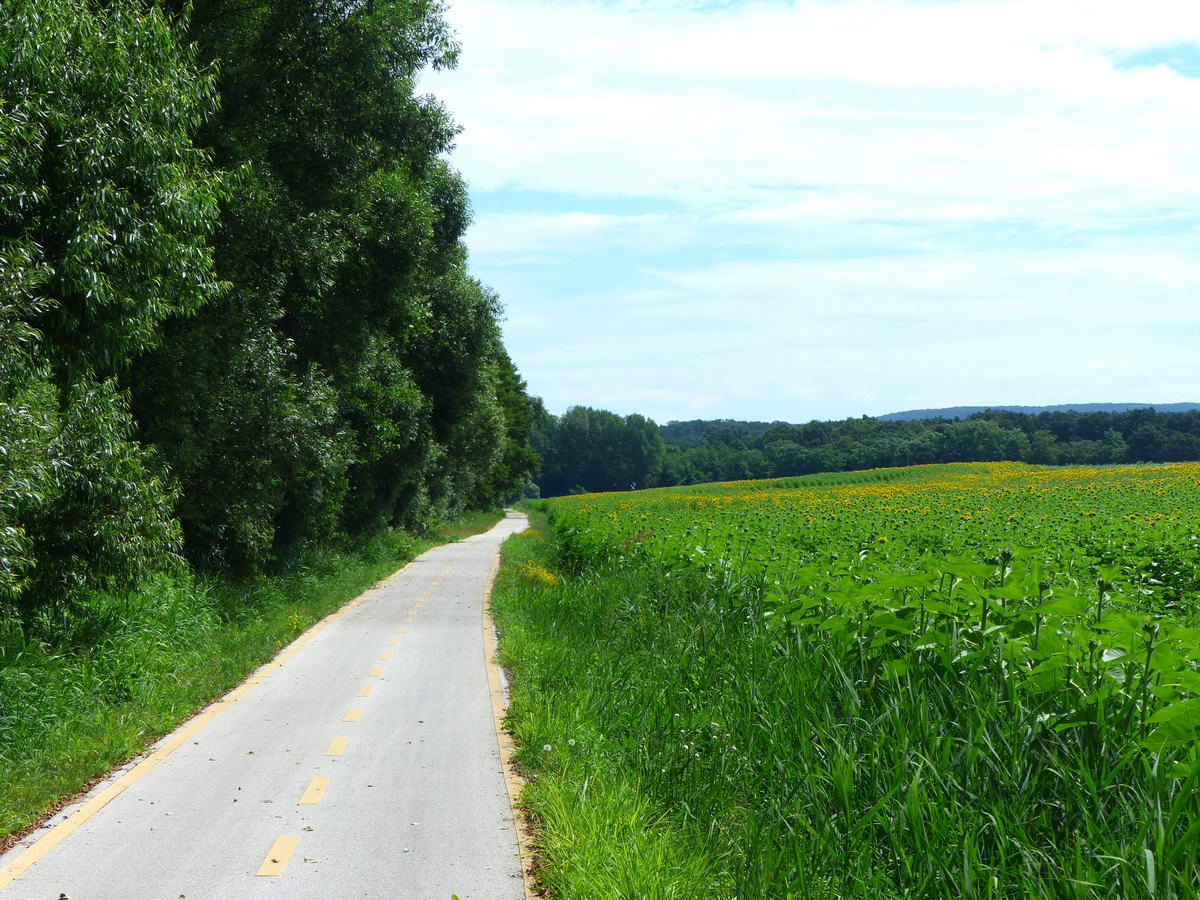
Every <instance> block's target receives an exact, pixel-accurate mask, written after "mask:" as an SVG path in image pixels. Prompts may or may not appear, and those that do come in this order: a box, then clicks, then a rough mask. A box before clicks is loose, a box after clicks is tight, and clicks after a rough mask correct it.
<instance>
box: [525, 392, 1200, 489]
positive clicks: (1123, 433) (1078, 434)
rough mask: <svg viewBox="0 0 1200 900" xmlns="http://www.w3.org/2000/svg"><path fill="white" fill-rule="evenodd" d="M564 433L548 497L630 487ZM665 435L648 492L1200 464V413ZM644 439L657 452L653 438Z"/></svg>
mask: <svg viewBox="0 0 1200 900" xmlns="http://www.w3.org/2000/svg"><path fill="white" fill-rule="evenodd" d="M589 412H590V413H591V415H593V416H605V415H606V416H612V414H611V413H602V412H600V411H596V410H591V411H589ZM568 415H571V413H568ZM565 418H566V417H565V416H564V419H563V420H565ZM636 418H639V419H640V417H636ZM563 420H558V422H561V421H563ZM643 421H644V420H643ZM557 424H558V423H556V422H553V421H552V422H551V424H550V427H546V426H543V427H542V428H541V429H540V431H539V432H538V433H537V437H536V440H537V441H538V443H539V448H540V450H541V453H542V456H543V458H544V459H545V460H547V461H550V460H553V463H552V464H550V463H548V464H547V465H546V466H544V467H543V470H542V475H541V478H540V480H539V484H540V486H541V488H542V494H543V496H558V495H561V494H566V493H569V492H570V490H571V489H572V488H573V487H575V486H576V485H579V486H582V487H583V488H585V489H587V490H591V491H601V490H622V489H625V488H627V487H628V485H626V484H623V483H622V482H621V480H620V479H619V478H614V477H611V476H610V474H609V473H608V471H607V469H606V468H605V466H606V465H607V460H608V459H610V458H612V457H611V454H606V453H603V452H598V451H597V450H596V449H594V448H593V446H592V445H590V444H589V443H587V442H582V443H581V442H579V441H577V440H573V439H572V435H571V432H570V431H564V430H562V429H561V428H559V427H555V426H556V425H557ZM658 432H659V437H660V438H661V440H662V442H663V447H662V449H661V450H660V451H656V452H655V453H654V459H655V460H656V463H655V465H654V466H653V467H652V468H651V469H649V470H648V472H647V473H645V474H644V475H643V477H641V478H638V479H634V480H636V481H637V483H638V485H639V486H642V487H648V486H661V485H683V484H702V483H704V482H709V481H734V480H737V479H746V478H783V477H788V476H793V475H808V474H813V473H817V472H846V471H855V470H858V469H867V468H882V467H888V466H907V465H916V464H927V463H947V462H987V461H997V462H998V461H1002V460H1013V461H1021V462H1030V463H1037V464H1041V465H1103V464H1109V463H1133V462H1182V461H1188V460H1197V459H1200V411H1190V412H1170V413H1160V412H1156V411H1155V410H1153V409H1150V408H1141V409H1132V410H1127V411H1123V412H1086V413H1080V412H1073V411H1055V412H1043V413H1038V414H1036V415H1034V414H1028V413H1019V412H1006V411H1004V410H987V411H985V412H980V413H976V414H974V415H971V416H969V417H968V418H966V419H937V418H935V419H912V420H903V421H900V420H897V421H889V420H884V419H873V418H868V417H865V416H864V417H862V418H860V419H845V420H843V421H832V422H818V421H813V422H809V423H808V424H806V425H791V424H788V423H786V422H773V423H768V422H738V421H734V420H728V419H719V420H712V421H706V420H693V421H689V422H669V423H667V424H666V425H664V426H662V427H661V428H660V429H658ZM645 440H646V441H647V442H650V443H657V442H655V441H654V437H653V435H651V434H647V435H646V437H645ZM563 473H570V474H569V476H564V474H563Z"/></svg>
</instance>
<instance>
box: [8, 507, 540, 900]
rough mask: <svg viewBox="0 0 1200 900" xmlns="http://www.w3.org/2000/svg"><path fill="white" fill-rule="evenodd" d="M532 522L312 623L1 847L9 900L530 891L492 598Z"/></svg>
mask: <svg viewBox="0 0 1200 900" xmlns="http://www.w3.org/2000/svg"><path fill="white" fill-rule="evenodd" d="M525 525H526V521H525V517H524V516H522V515H520V514H517V513H513V512H510V513H508V514H507V517H506V518H505V519H503V520H502V521H501V522H500V523H499V524H497V525H496V527H494V528H493V529H492V530H491V531H489V532H487V533H486V534H482V535H477V536H475V537H471V538H467V539H466V540H463V541H459V542H457V543H454V544H446V545H444V546H441V547H436V548H434V549H433V550H430V551H428V552H427V553H425V554H423V555H422V556H420V557H418V558H417V559H416V560H414V561H413V562H411V563H410V564H409V565H408V566H406V567H405V568H404V569H402V570H401V571H400V572H398V573H396V574H395V575H393V576H392V577H391V578H389V579H388V580H387V581H385V582H383V583H381V584H380V585H377V586H376V588H374V589H372V590H371V591H368V592H367V593H366V594H364V595H363V596H362V597H360V598H358V599H357V600H356V601H354V602H353V603H352V604H350V605H349V606H348V607H345V608H343V609H342V610H341V611H340V612H339V613H337V614H335V615H334V616H332V617H330V618H329V619H327V620H325V621H324V622H322V623H320V624H318V625H317V626H315V627H314V628H313V629H312V630H311V631H309V632H307V633H306V635H304V636H302V637H301V638H300V639H299V640H298V641H297V642H296V643H295V644H293V645H291V646H290V647H289V648H287V649H285V650H284V651H283V652H282V653H281V654H280V656H279V657H278V658H277V659H276V660H275V661H274V662H272V663H269V664H268V665H266V666H264V667H263V668H262V669H259V670H258V672H256V673H255V675H253V676H252V677H251V678H250V679H249V680H248V681H247V682H246V683H245V684H244V685H242V686H241V687H240V688H238V689H236V690H235V691H233V692H231V693H230V694H228V695H226V697H225V698H223V699H222V700H221V701H219V702H218V703H216V704H214V705H213V706H211V707H209V709H208V710H206V711H205V712H203V713H201V714H200V715H199V716H197V717H196V718H195V719H193V720H192V721H191V722H189V723H185V724H184V725H183V726H182V727H181V728H180V729H179V730H178V731H176V732H174V733H173V734H172V735H168V736H167V737H166V738H164V739H163V740H162V741H160V742H159V743H158V744H157V745H156V747H155V749H154V750H153V751H152V752H151V753H150V754H149V756H147V757H145V758H143V760H141V761H140V762H138V761H135V763H133V764H131V765H130V766H126V767H125V768H123V769H122V770H120V771H118V772H116V773H114V774H113V775H112V776H111V777H110V778H109V779H107V780H106V781H105V782H104V783H102V784H100V785H98V786H97V787H96V788H95V789H94V790H92V791H91V792H90V793H89V794H88V796H87V797H85V798H83V800H82V801H81V802H80V803H77V804H75V805H73V806H71V807H68V808H67V809H64V810H63V811H62V812H61V813H59V814H57V815H56V816H55V817H54V819H53V820H52V821H51V822H50V823H48V824H47V826H46V827H44V828H42V829H39V830H38V831H36V832H34V833H33V834H31V835H29V837H28V838H26V839H25V840H24V841H22V842H21V843H19V844H18V845H17V846H15V847H14V848H12V849H11V850H10V851H9V852H8V853H6V854H5V855H4V856H3V857H0V885H4V886H2V887H0V900H25V898H30V900H55V898H57V897H59V895H60V894H65V895H66V896H67V897H69V898H71V900H159V898H163V900H167V898H170V900H175V898H187V900H230V898H237V900H254V898H287V900H307V898H312V900H330V898H338V900H342V898H359V897H362V898H367V897H369V898H374V900H379V898H383V897H387V898H420V900H426V898H431V900H435V898H442V900H449V898H450V896H451V895H452V894H457V895H458V897H459V898H461V900H509V898H511V900H520V898H522V897H523V896H524V888H523V883H522V881H521V864H520V859H519V855H518V850H517V838H516V835H515V833H514V829H513V818H512V812H511V808H510V806H509V801H508V794H507V792H506V788H505V783H504V778H503V775H502V771H501V763H500V757H499V751H498V747H497V741H496V732H495V725H494V720H493V714H492V703H491V698H490V695H489V691H488V678H487V665H486V663H485V659H484V641H483V620H482V601H483V598H484V594H485V591H486V588H487V584H488V579H489V574H490V572H491V571H492V567H493V565H494V562H495V558H496V552H497V550H498V548H499V545H500V543H501V542H502V541H503V540H504V538H505V537H507V536H508V535H509V534H512V533H513V532H515V531H519V530H521V529H522V528H524V527H525ZM14 876H15V877H14Z"/></svg>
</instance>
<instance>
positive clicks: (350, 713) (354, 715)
mask: <svg viewBox="0 0 1200 900" xmlns="http://www.w3.org/2000/svg"><path fill="white" fill-rule="evenodd" d="M362 711H363V708H362V707H361V706H352V707H350V708H349V709H348V710H346V715H345V717H343V719H342V721H343V722H357V721H358V718H359V716H361V715H362Z"/></svg>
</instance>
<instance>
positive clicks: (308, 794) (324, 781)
mask: <svg viewBox="0 0 1200 900" xmlns="http://www.w3.org/2000/svg"><path fill="white" fill-rule="evenodd" d="M327 787H329V776H328V775H318V776H317V777H316V778H314V779H313V780H312V781H310V782H309V783H308V787H306V788H305V789H304V793H303V794H301V795H300V799H299V801H297V802H298V803H301V804H303V805H306V806H311V805H313V804H314V803H320V802H321V798H322V797H324V796H325V788H327Z"/></svg>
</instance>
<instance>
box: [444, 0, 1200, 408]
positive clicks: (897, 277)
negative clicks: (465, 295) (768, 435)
mask: <svg viewBox="0 0 1200 900" xmlns="http://www.w3.org/2000/svg"><path fill="white" fill-rule="evenodd" d="M449 18H450V20H451V22H452V24H453V25H454V26H455V27H456V28H457V29H458V31H459V32H460V36H461V39H462V41H463V43H464V54H463V61H462V66H461V68H460V69H459V70H457V71H453V72H448V73H437V74H432V75H430V76H429V77H428V78H427V79H426V82H425V84H426V87H427V88H428V89H430V90H432V91H433V92H435V93H437V94H438V95H439V96H440V97H441V98H443V99H444V100H445V101H446V103H447V105H448V106H449V108H450V109H451V110H452V111H453V112H454V115H455V117H456V118H457V119H458V120H459V121H460V122H461V123H462V124H463V126H464V132H463V135H462V137H461V140H460V144H459V147H458V149H457V150H456V153H455V156H454V162H455V164H456V165H457V166H459V167H460V168H461V169H462V170H463V172H464V174H465V175H466V176H467V178H468V180H469V182H470V183H471V185H472V187H473V188H474V189H475V190H477V191H495V190H497V189H500V188H506V187H507V188H517V189H523V190H529V191H539V192H551V193H554V194H558V195H573V196H576V197H578V198H579V200H578V205H577V209H575V210H567V211H559V212H530V211H529V210H527V209H526V210H520V209H513V210H509V211H504V210H500V211H490V212H488V213H486V214H482V215H480V216H479V218H478V221H477V223H476V225H475V227H474V228H473V229H472V231H471V232H470V235H469V244H470V246H471V248H472V253H473V258H474V260H475V266H476V269H477V274H479V275H480V276H481V277H482V278H483V279H484V280H485V281H499V282H502V284H500V285H498V286H500V287H502V292H503V296H504V299H505V302H506V304H507V306H508V310H509V322H508V325H507V328H506V331H507V335H508V339H509V343H510V348H511V349H512V351H513V354H514V358H515V359H516V361H517V363H518V365H519V366H521V368H522V370H523V371H524V373H525V374H526V376H527V377H528V378H529V381H530V384H531V387H532V389H533V390H534V391H535V392H538V393H542V394H544V395H545V396H546V398H547V401H548V402H549V404H550V405H551V407H552V408H553V407H557V408H561V407H562V406H564V405H566V404H567V403H569V402H575V401H578V402H588V403H591V404H593V405H607V406H611V407H613V408H620V409H623V410H624V411H632V410H634V409H638V408H639V406H638V404H644V406H643V407H641V408H643V409H644V410H645V411H647V412H651V413H653V414H655V415H657V416H660V417H662V416H670V417H679V416H681V415H690V414H695V415H727V416H739V415H745V416H747V417H749V416H759V417H766V418H773V417H777V416H778V417H789V416H805V415H806V414H805V413H803V412H792V411H789V410H788V409H778V410H776V411H775V412H772V411H771V409H772V408H773V407H772V403H775V402H779V403H795V404H797V405H800V406H804V405H805V404H807V406H806V407H805V408H811V409H812V413H811V414H812V415H838V414H840V411H845V412H856V411H862V412H886V411H888V410H889V409H892V408H900V407H903V406H935V405H950V404H952V403H955V402H962V403H977V402H1007V403H1019V402H1042V401H1045V402H1052V401H1063V400H1070V401H1079V400H1089V399H1090V400H1106V399H1130V398H1131V397H1132V398H1133V399H1148V400H1155V399H1158V400H1166V399H1198V400H1200V380H1198V379H1197V378H1196V377H1195V376H1192V375H1190V374H1189V373H1190V371H1191V369H1190V368H1189V361H1190V360H1191V359H1192V358H1193V357H1194V352H1193V349H1192V348H1193V346H1194V341H1195V340H1196V338H1197V337H1200V321H1198V314H1197V312H1196V311H1195V310H1198V309H1200V303H1197V302H1196V297H1197V295H1198V294H1200V290H1198V289H1200V263H1197V255H1196V252H1195V251H1196V232H1195V229H1194V223H1195V221H1196V215H1195V213H1193V212H1191V211H1192V210H1195V209H1196V208H1197V203H1198V201H1200V152H1198V149H1197V148H1200V117H1198V116H1196V115H1195V110H1196V109H1197V108H1198V107H1200V80H1196V79H1190V78H1186V77H1183V76H1182V75H1181V74H1179V73H1177V72H1175V71H1174V70H1172V69H1170V68H1168V67H1166V66H1162V65H1158V66H1141V67H1136V68H1123V67H1121V66H1118V65H1117V64H1116V63H1115V62H1114V60H1116V59H1118V58H1120V57H1125V56H1128V55H1130V54H1132V53H1134V52H1136V51H1141V50H1145V49H1147V48H1152V47H1155V46H1162V45H1177V44H1180V43H1189V42H1190V43H1193V44H1200V4H1197V3H1195V2H1194V0H1186V2H1185V0H1142V2H1139V3H1137V4H1134V3H1130V2H1128V0H1071V2H1068V0H960V2H933V3H931V2H899V0H897V2H865V0H837V2H829V0H800V2H796V3H794V4H790V5H789V4H768V3H751V4H743V5H737V6H733V7H730V8H728V9H721V10H706V11H701V10H697V9H695V8H692V7H691V6H690V5H689V4H688V3H686V2H680V3H672V2H648V3H643V4H640V5H637V6H636V7H631V6H629V5H621V4H602V3H588V2H570V0H567V2H556V3H548V2H547V3H542V2H533V0H503V2H501V0H458V2H456V3H454V5H453V6H452V8H451V10H450V13H449ZM597 198H608V199H609V201H610V205H611V204H612V203H614V202H615V203H616V204H617V206H618V207H619V201H621V200H622V199H640V200H649V201H654V200H662V201H669V202H667V203H665V204H664V207H663V208H664V209H665V210H667V211H664V212H655V213H643V212H639V213H637V214H627V215H626V214H620V213H611V212H606V213H603V214H600V213H595V212H591V211H589V209H590V207H589V204H590V203H592V202H593V201H594V200H595V199H597ZM614 208H615V207H614ZM656 254H658V255H660V256H661V257H662V259H663V262H661V263H655V262H654V261H653V260H654V258H655V256H656ZM600 255H602V264H603V268H604V270H605V272H606V273H607V274H608V275H611V276H612V277H613V279H614V280H616V281H619V282H621V283H622V284H623V285H624V287H623V288H622V289H621V290H597V288H596V286H595V284H593V283H592V280H593V278H594V274H587V273H594V271H595V270H596V269H597V267H598V266H599V265H600V263H598V262H597V260H598V258H599V257H600ZM683 257H686V258H687V261H685V262H683V263H681V262H680V259H681V258H683ZM648 259H649V260H650V262H649V263H648V262H647V260H648ZM713 259H721V260H726V261H725V262H719V263H713V262H711V260H713ZM729 260H733V261H729ZM575 266H577V267H578V268H579V272H580V275H579V277H578V278H577V279H576V280H575V281H572V280H571V279H570V277H569V272H570V271H571V270H572V267H575ZM480 267H482V270H480ZM550 269H553V270H554V271H556V272H560V273H561V272H566V273H568V275H564V276H563V277H562V278H560V279H559V280H557V281H555V282H554V284H553V285H552V286H551V285H547V284H546V283H545V278H546V275H545V273H546V271H547V270H550ZM617 276H619V277H617ZM901 339H902V340H904V341H907V342H908V346H907V347H906V350H907V352H906V353H904V354H902V353H900V352H899V351H898V350H897V347H896V341H897V340H901ZM985 362H986V364H984V363H985ZM1081 373H1084V374H1081ZM781 386H782V387H781ZM1134 395H1136V396H1134ZM1184 395H1186V396H1184ZM875 402H878V404H879V407H877V408H874V407H871V404H872V403H875ZM859 407H863V408H861V409H860V408H859Z"/></svg>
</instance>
